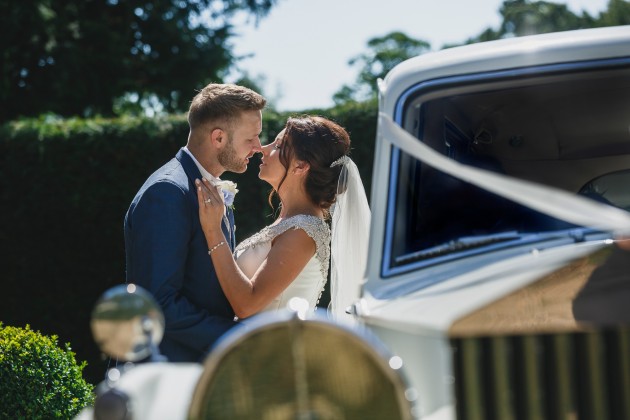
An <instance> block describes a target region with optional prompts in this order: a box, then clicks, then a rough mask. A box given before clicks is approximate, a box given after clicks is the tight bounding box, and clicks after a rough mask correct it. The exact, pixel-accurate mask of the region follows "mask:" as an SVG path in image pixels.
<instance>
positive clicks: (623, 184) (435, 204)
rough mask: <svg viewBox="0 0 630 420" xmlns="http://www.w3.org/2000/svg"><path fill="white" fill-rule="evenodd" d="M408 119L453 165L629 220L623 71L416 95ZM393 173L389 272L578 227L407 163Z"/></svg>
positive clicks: (629, 128) (507, 79) (496, 81)
mask: <svg viewBox="0 0 630 420" xmlns="http://www.w3.org/2000/svg"><path fill="white" fill-rule="evenodd" d="M405 109H406V111H405V113H404V116H403V123H404V127H405V128H407V129H408V130H410V131H412V132H413V133H414V134H415V135H416V136H417V137H418V138H419V139H421V141H423V142H425V143H426V144H428V145H429V146H431V147H432V148H434V149H435V150H436V151H439V152H440V153H442V154H444V155H445V156H448V157H449V158H452V159H455V160H457V161H459V162H461V163H464V164H468V165H472V166H475V167H478V168H482V169H485V170H489V171H493V172H495V173H499V174H502V175H506V176H510V177H515V178H519V179H523V180H527V181H532V182H536V183H540V184H544V185H547V186H551V187H555V188H559V189H562V190H565V191H570V192H573V193H575V194H580V195H582V196H585V197H588V198H590V199H594V200H597V201H600V202H603V203H606V204H610V205H613V206H616V207H619V208H622V209H625V210H627V211H630V187H629V186H630V67H628V65H627V64H626V65H619V66H614V67H613V68H610V66H608V67H607V68H605V69H604V68H598V67H597V66H595V67H589V68H586V69H581V70H580V69H574V70H572V71H571V72H567V71H563V72H559V71H555V72H554V71H549V72H547V73H545V74H544V75H542V76H541V75H540V72H538V73H537V75H536V76H527V74H522V75H518V76H514V75H508V76H503V77H497V78H489V79H488V80H487V81H486V82H483V83H479V82H476V83H475V84H468V85H466V84H465V83H460V85H452V86H444V88H442V89H433V90H432V91H428V92H422V91H419V92H418V94H417V95H416V97H415V98H411V99H410V100H409V102H408V105H407V106H406V107H405ZM398 167H399V172H398V180H399V182H398V191H397V195H396V197H397V198H396V213H395V230H396V232H400V233H401V235H402V236H403V237H404V238H405V240H403V241H396V242H397V243H396V244H394V245H393V247H394V249H393V253H392V254H393V256H394V259H395V260H394V261H395V264H404V263H406V261H408V260H409V254H410V253H411V254H412V255H414V258H413V259H414V260H417V259H418V257H419V258H430V257H432V256H435V255H436V253H435V252H431V251H432V250H434V249H436V247H438V248H437V249H440V247H442V248H443V244H445V243H449V242H453V241H455V240H457V239H458V238H462V237H471V236H472V237H478V236H480V235H495V239H496V240H498V241H501V240H506V241H507V240H509V239H510V236H509V235H507V236H506V235H503V236H496V235H497V234H500V233H506V232H518V233H523V232H549V231H558V230H563V229H570V228H572V227H575V226H573V225H571V224H570V223H567V222H564V221H562V220H558V219H554V218H552V217H550V216H547V215H544V214H541V213H539V212H537V211H534V210H532V209H529V208H526V207H524V206H522V205H520V204H517V203H515V202H512V201H510V200H507V199H505V198H503V197H499V196H497V195H495V194H492V193H490V192H487V191H485V190H482V189H480V188H478V187H476V186H474V185H472V184H470V183H468V182H466V181H465V180H461V179H457V178H454V177H452V176H450V175H447V174H445V173H442V172H440V171H438V170H435V169H433V168H432V167H431V166H429V165H426V164H423V163H422V162H420V161H418V160H416V159H415V158H412V157H410V156H409V155H405V154H404V153H402V154H401V158H400V161H399V166H398ZM423 250H424V251H428V252H422V251H423ZM419 251H420V253H418V252H419ZM450 251H452V249H450V250H449V252H450Z"/></svg>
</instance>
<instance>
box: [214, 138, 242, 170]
mask: <svg viewBox="0 0 630 420" xmlns="http://www.w3.org/2000/svg"><path fill="white" fill-rule="evenodd" d="M217 159H218V160H219V164H220V165H221V166H223V168H224V169H225V170H226V171H230V172H236V173H239V174H240V173H243V172H245V171H246V170H247V163H246V161H245V159H240V158H239V157H238V155H237V154H236V150H235V149H234V142H233V140H232V136H231V135H230V134H228V137H227V144H226V145H225V148H224V149H223V150H221V151H220V152H219V155H218V156H217Z"/></svg>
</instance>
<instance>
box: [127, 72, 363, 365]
mask: <svg viewBox="0 0 630 420" xmlns="http://www.w3.org/2000/svg"><path fill="white" fill-rule="evenodd" d="M265 104H266V100H265V99H264V98H263V97H262V96H261V95H259V94H257V93H256V92H253V91H252V90H250V89H247V88H244V87H241V86H236V85H230V84H209V85H208V86H206V87H205V88H203V89H202V90H201V91H200V92H199V93H198V94H197V95H196V96H195V97H194V98H193V100H192V102H191V105H190V109H189V113H188V122H189V125H190V134H189V137H188V142H187V144H186V146H185V147H183V148H182V149H181V150H180V151H179V152H178V153H177V155H176V156H175V158H173V159H172V160H171V161H169V162H168V163H166V164H165V165H164V166H162V167H161V168H160V169H158V170H157V171H156V172H155V173H153V174H152V175H151V176H150V177H149V178H148V179H147V181H146V182H145V183H144V185H143V186H142V187H141V188H140V190H139V191H138V193H137V195H136V197H135V198H134V199H133V201H132V203H131V205H130V207H129V210H128V211H127V214H126V216H125V251H126V263H127V281H128V282H133V283H136V284H138V285H140V286H142V287H144V288H146V289H147V290H149V291H150V292H151V293H152V294H153V296H154V297H155V299H156V300H157V302H158V303H159V304H160V306H161V308H162V310H163V312H164V318H165V323H166V325H165V333H164V338H163V340H162V343H161V345H160V349H161V351H162V353H163V354H164V355H166V356H167V357H168V358H169V360H170V361H173V362H178V361H188V362H195V361H201V360H202V359H203V358H204V357H205V355H206V354H207V352H208V351H209V349H210V347H211V346H212V345H213V344H214V342H215V341H216V340H217V339H218V338H219V337H220V336H221V335H222V334H223V333H225V332H226V331H227V330H228V329H230V328H231V327H233V326H234V325H235V324H236V322H238V321H237V320H238V319H243V318H247V317H250V316H252V315H255V314H257V313H259V312H262V311H270V310H279V309H282V308H284V307H285V306H286V304H287V303H288V302H289V300H290V299H291V298H293V297H299V298H302V299H304V300H305V301H306V302H308V305H309V309H310V310H314V309H315V307H316V305H317V303H318V301H319V298H320V296H321V293H322V291H323V290H324V286H325V284H326V280H327V277H328V272H329V265H331V267H330V278H331V285H330V287H331V308H330V310H331V313H332V314H334V315H336V316H343V315H344V314H345V309H346V307H347V306H349V305H350V304H351V303H352V301H353V300H354V299H356V298H357V297H358V294H359V286H360V283H361V281H362V276H363V271H364V269H365V261H366V257H367V235H368V233H369V217H370V211H369V208H368V204H367V199H366V196H365V191H364V189H363V185H362V183H361V179H360V177H359V172H358V169H357V167H356V165H355V164H354V162H352V160H351V159H350V158H349V157H348V154H349V152H350V138H349V136H348V133H347V132H346V131H345V130H344V129H343V128H342V127H340V126H339V125H338V124H336V123H334V122H332V121H330V120H328V119H325V118H322V117H316V116H303V117H299V118H290V119H289V120H288V121H287V123H286V125H285V128H284V129H283V130H282V131H281V132H280V133H279V134H278V136H277V137H276V139H275V140H274V141H273V142H272V143H270V144H267V145H265V146H262V145H261V143H260V139H259V135H260V133H261V131H262V109H263V108H264V107H265ZM255 153H262V163H261V165H260V173H259V177H260V179H262V180H263V181H266V182H267V183H268V184H270V185H271V187H272V194H277V195H278V197H279V199H280V203H281V206H280V212H279V215H278V217H277V219H276V220H275V221H274V222H273V223H272V224H271V225H270V226H267V227H265V228H264V229H262V230H261V231H260V232H258V233H256V234H255V235H253V236H252V237H250V238H248V239H246V240H245V241H243V242H241V243H240V244H239V245H238V246H237V245H236V242H235V236H234V214H233V211H232V208H231V206H230V205H229V204H230V201H231V200H232V199H233V194H234V191H233V188H232V189H231V188H230V187H229V185H228V186H227V187H226V182H224V181H220V179H219V176H220V175H221V174H222V173H223V172H225V171H230V172H236V173H242V172H244V171H245V170H246V169H247V164H248V163H249V159H250V158H251V157H252V156H253V155H254V154H255ZM226 201H227V202H226ZM270 201H271V197H270ZM328 220H329V221H330V224H329V223H327V221H328ZM329 226H330V227H329Z"/></svg>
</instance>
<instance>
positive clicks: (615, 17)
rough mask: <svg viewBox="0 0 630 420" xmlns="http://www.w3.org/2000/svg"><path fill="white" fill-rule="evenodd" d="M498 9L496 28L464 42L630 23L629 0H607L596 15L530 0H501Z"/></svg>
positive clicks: (469, 42)
mask: <svg viewBox="0 0 630 420" xmlns="http://www.w3.org/2000/svg"><path fill="white" fill-rule="evenodd" d="M499 13H500V14H501V17H502V22H501V25H500V26H499V27H498V28H496V29H493V28H486V29H485V30H483V31H482V32H481V34H479V35H478V36H476V37H472V38H469V39H468V40H467V41H466V42H465V43H466V44H472V43H476V42H483V41H492V40H495V39H502V38H509V37H514V36H524V35H533V34H542V33H549V32H562V31H569V30H574V29H586V28H596V27H602V26H616V25H628V24H630V2H629V1H627V0H609V2H608V7H607V8H606V10H604V11H603V12H601V13H600V14H599V15H598V16H591V15H590V14H588V13H587V12H585V11H582V12H581V13H578V14H575V13H573V12H572V11H571V10H569V9H568V7H567V6H566V5H565V4H558V3H551V2H548V1H531V0H505V1H504V2H503V4H502V5H501V8H500V9H499Z"/></svg>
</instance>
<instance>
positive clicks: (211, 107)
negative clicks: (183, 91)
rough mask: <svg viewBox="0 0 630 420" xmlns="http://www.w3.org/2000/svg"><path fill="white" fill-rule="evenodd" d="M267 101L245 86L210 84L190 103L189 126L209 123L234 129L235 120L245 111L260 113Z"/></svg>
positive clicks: (193, 126)
mask: <svg viewBox="0 0 630 420" xmlns="http://www.w3.org/2000/svg"><path fill="white" fill-rule="evenodd" d="M266 104H267V100H266V99H265V98H264V97H263V96H262V95H260V94H258V93H256V92H254V91H253V90H251V89H249V88H246V87H244V86H238V85H234V84H229V83H227V84H222V83H210V84H209V85H207V86H206V87H204V88H203V89H201V91H199V93H197V95H195V97H194V98H193V99H192V101H191V103H190V108H189V110H188V125H190V128H191V129H194V128H196V127H199V126H201V125H203V124H206V123H208V122H216V123H218V124H226V125H227V126H228V127H224V129H226V130H228V129H230V130H231V128H232V123H233V122H234V120H236V119H237V118H239V117H240V115H241V112H243V111H260V110H262V109H263V108H264V107H265V105H266Z"/></svg>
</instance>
